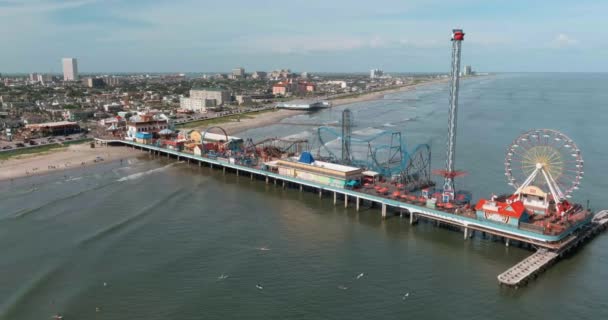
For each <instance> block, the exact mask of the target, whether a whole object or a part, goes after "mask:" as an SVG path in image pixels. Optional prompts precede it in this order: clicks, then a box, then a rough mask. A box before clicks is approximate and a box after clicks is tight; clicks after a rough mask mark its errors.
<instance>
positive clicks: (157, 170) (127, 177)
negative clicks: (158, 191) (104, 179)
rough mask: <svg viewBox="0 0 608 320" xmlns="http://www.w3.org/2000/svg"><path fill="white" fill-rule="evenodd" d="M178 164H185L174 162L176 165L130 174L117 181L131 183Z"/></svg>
mask: <svg viewBox="0 0 608 320" xmlns="http://www.w3.org/2000/svg"><path fill="white" fill-rule="evenodd" d="M178 163H183V162H181V161H180V162H174V163H170V164H168V165H166V166H164V167H160V168H156V169H151V170H148V171H144V172H138V173H133V174H130V175H128V176H124V177H122V178H120V179H118V180H116V181H118V182H122V181H129V180H135V179H139V178H141V177H144V176H147V175H150V174H153V173H157V172H161V171H164V170H167V169H169V168H170V167H172V166H174V165H176V164H178Z"/></svg>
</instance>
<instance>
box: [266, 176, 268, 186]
mask: <svg viewBox="0 0 608 320" xmlns="http://www.w3.org/2000/svg"><path fill="white" fill-rule="evenodd" d="M266 184H268V176H266Z"/></svg>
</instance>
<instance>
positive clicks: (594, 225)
mask: <svg viewBox="0 0 608 320" xmlns="http://www.w3.org/2000/svg"><path fill="white" fill-rule="evenodd" d="M607 226H608V210H603V211H600V212H598V213H597V214H596V215H595V217H594V218H593V220H592V222H591V225H590V226H588V227H586V228H585V229H583V230H581V231H580V232H579V233H578V234H576V235H573V236H572V237H571V239H569V241H568V242H567V244H566V245H564V246H562V247H561V248H560V249H559V250H555V251H551V250H547V249H545V248H542V249H539V250H538V251H536V252H535V253H534V254H532V255H531V256H529V257H527V258H526V259H524V260H522V261H520V262H519V263H518V264H516V265H514V266H513V267H511V268H509V269H508V270H507V271H505V272H503V273H501V274H500V275H498V282H499V283H500V284H503V285H507V286H511V287H519V286H522V285H525V284H526V283H527V282H528V280H530V279H531V278H534V277H536V276H537V275H538V274H539V273H540V272H542V271H544V270H546V269H547V268H548V267H549V266H550V265H551V264H553V263H554V262H555V261H556V260H557V259H559V258H560V257H561V256H562V255H564V254H565V253H568V252H570V251H571V250H573V249H575V248H577V247H578V246H579V245H581V244H583V243H584V242H586V241H588V240H590V239H591V238H593V237H594V236H595V235H597V234H598V233H600V232H602V231H604V230H606V227H607Z"/></svg>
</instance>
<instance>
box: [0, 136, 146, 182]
mask: <svg viewBox="0 0 608 320" xmlns="http://www.w3.org/2000/svg"><path fill="white" fill-rule="evenodd" d="M140 154H141V153H140V152H139V151H135V150H131V149H128V148H112V147H99V146H96V148H91V147H90V146H89V145H88V144H78V145H70V146H68V147H66V148H61V149H55V150H50V151H45V152H41V153H31V154H26V155H19V156H15V157H13V158H10V159H7V160H3V161H0V182H2V181H8V180H11V181H12V180H15V179H20V178H27V177H33V176H40V175H45V174H49V173H53V172H61V171H65V170H69V169H73V168H82V167H88V166H94V165H97V164H100V163H106V162H111V161H116V160H126V159H131V158H135V157H136V156H137V155H140ZM97 157H101V158H102V159H103V160H101V161H98V160H97Z"/></svg>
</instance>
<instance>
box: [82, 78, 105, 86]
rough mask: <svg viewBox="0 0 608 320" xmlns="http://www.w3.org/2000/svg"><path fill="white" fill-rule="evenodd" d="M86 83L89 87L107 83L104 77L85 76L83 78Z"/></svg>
mask: <svg viewBox="0 0 608 320" xmlns="http://www.w3.org/2000/svg"><path fill="white" fill-rule="evenodd" d="M83 83H84V85H86V86H87V87H89V88H101V87H103V86H104V85H105V82H104V81H103V79H102V78H93V77H88V78H85V79H84V80H83Z"/></svg>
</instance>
